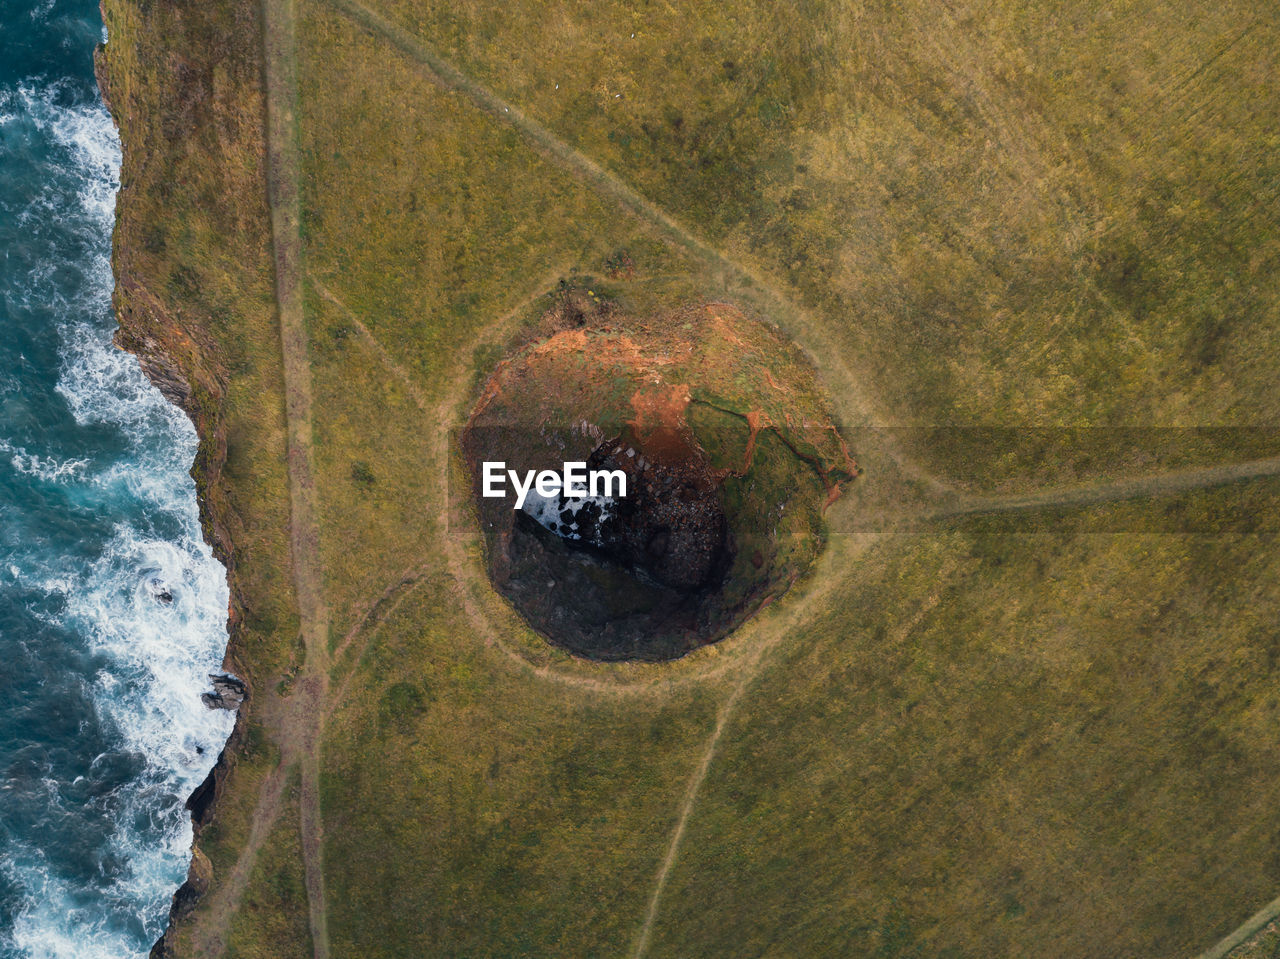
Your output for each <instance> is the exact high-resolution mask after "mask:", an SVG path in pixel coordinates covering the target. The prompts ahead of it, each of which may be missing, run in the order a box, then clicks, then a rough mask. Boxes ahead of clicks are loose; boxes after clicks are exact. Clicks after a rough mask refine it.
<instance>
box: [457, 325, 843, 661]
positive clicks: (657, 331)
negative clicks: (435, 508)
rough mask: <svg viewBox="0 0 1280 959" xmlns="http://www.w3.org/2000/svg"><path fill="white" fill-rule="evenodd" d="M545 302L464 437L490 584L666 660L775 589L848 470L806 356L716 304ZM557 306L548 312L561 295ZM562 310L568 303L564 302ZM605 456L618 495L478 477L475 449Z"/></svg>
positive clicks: (819, 527)
mask: <svg viewBox="0 0 1280 959" xmlns="http://www.w3.org/2000/svg"><path fill="white" fill-rule="evenodd" d="M579 312H580V311H579V310H576V309H575V310H569V309H568V308H567V307H564V308H561V309H560V313H559V314H554V315H553V314H548V318H546V319H547V322H548V323H549V324H550V325H551V332H550V335H548V336H547V337H545V338H543V339H540V340H536V341H533V342H530V343H528V344H526V345H525V346H524V347H523V348H521V349H520V350H519V351H518V352H517V353H516V354H515V355H513V356H512V357H510V358H509V359H508V360H506V361H505V362H503V363H501V364H499V366H498V367H497V369H496V370H495V372H494V374H493V376H491V377H490V379H489V381H488V382H487V383H486V384H485V385H484V386H483V388H482V391H481V395H480V396H479V398H478V400H477V403H476V407H475V409H474V410H473V412H472V416H471V419H470V420H469V422H468V424H467V428H466V430H465V431H464V433H463V436H462V446H463V452H464V455H465V458H466V462H467V464H468V467H469V469H470V472H471V481H472V488H471V491H470V492H471V493H472V495H473V496H474V502H475V504H476V507H477V512H478V518H479V521H480V525H481V529H482V532H483V534H484V538H485V547H486V549H485V558H486V563H487V566H488V573H489V576H490V579H491V580H492V582H493V585H494V587H495V588H496V589H497V590H498V591H499V592H500V593H502V594H503V595H504V596H505V597H506V598H507V599H508V600H509V601H510V602H511V604H512V605H513V606H514V607H515V608H516V609H517V610H518V611H519V612H520V614H521V615H522V616H523V617H524V618H525V619H526V620H527V622H528V623H529V624H530V626H532V627H533V628H534V629H535V630H536V631H537V632H538V633H540V634H541V635H542V636H544V637H545V638H546V639H547V640H548V641H549V642H551V643H553V644H555V645H557V646H559V647H561V648H563V649H565V650H567V651H569V652H571V653H573V654H575V655H578V656H582V657H586V658H590V659H596V660H627V659H639V660H649V661H660V660H669V659H675V658H677V657H680V656H683V655H684V654H686V653H688V652H690V651H691V650H693V649H696V648H698V647H699V646H703V645H707V644H709V643H713V642H715V641H717V640H719V639H721V638H723V637H724V636H725V635H727V634H728V633H729V632H731V631H732V630H733V629H735V628H736V627H737V626H739V625H740V624H741V623H742V622H743V621H745V620H746V619H748V618H749V617H750V616H751V615H753V614H754V613H755V612H756V611H757V610H758V609H759V608H760V607H761V606H763V605H765V604H766V603H768V602H770V601H771V600H773V599H775V598H777V597H778V596H780V595H782V594H783V593H784V592H785V591H786V590H787V589H788V588H789V587H790V586H791V584H792V583H794V582H795V580H796V579H797V578H798V577H799V576H801V575H802V574H803V572H804V571H805V570H806V569H807V568H808V567H809V565H810V564H811V563H812V562H813V560H814V558H816V556H817V555H818V553H819V552H820V551H821V548H822V543H823V529H824V526H823V523H822V518H821V516H822V510H823V509H824V508H825V506H826V505H827V504H828V503H829V502H830V501H831V500H832V499H833V498H834V497H835V496H836V495H838V493H839V489H840V484H841V483H843V482H847V481H849V480H851V479H852V478H853V477H854V476H856V475H857V467H856V465H855V464H854V463H853V461H852V459H851V458H850V457H849V454H848V450H847V449H846V448H845V446H844V443H843V440H842V439H841V438H840V435H839V432H838V431H837V430H836V429H835V427H834V426H833V425H832V423H831V420H830V418H829V415H828V414H827V412H826V408H825V404H824V403H823V401H822V398H821V396H820V393H819V391H818V390H817V386H816V383H815V381H814V378H813V374H812V370H811V368H810V367H809V366H808V365H807V364H806V363H805V361H804V360H803V358H802V357H801V356H800V355H799V354H798V352H797V351H795V350H794V348H792V347H791V346H790V345H789V344H788V343H787V342H786V341H785V340H783V339H781V338H780V337H779V336H778V335H777V334H776V332H774V331H770V330H768V329H766V328H764V327H763V326H761V325H759V324H757V323H755V322H754V321H751V320H748V319H747V318H746V317H744V316H743V315H742V314H741V313H740V312H739V311H737V310H735V309H734V308H733V307H730V306H728V305H726V304H711V305H708V306H705V307H697V308H689V309H686V310H682V311H678V312H675V313H672V314H670V315H667V316H660V317H648V318H646V320H645V321H644V322H643V323H640V322H636V321H632V320H628V319H627V318H625V317H622V316H620V315H619V314H617V313H616V312H613V313H610V314H609V315H607V316H586V317H585V319H584V317H583V316H579V315H578V314H579ZM553 313H554V311H553ZM560 314H563V315H560ZM487 462H488V463H498V462H501V463H502V464H503V467H502V468H503V470H504V475H505V470H507V469H509V470H514V471H516V473H517V474H518V475H519V476H521V477H523V476H525V475H526V473H527V472H528V471H530V470H532V471H535V472H536V471H542V470H550V471H552V472H555V473H557V474H560V473H561V472H562V469H563V467H564V465H565V463H568V462H585V463H586V466H587V470H588V471H596V470H599V471H605V472H610V471H617V473H619V474H621V475H623V476H625V480H626V486H627V495H626V496H617V495H609V494H608V492H607V491H606V492H599V493H598V494H597V495H594V496H589V497H587V498H585V499H573V498H569V497H566V496H565V495H561V494H553V495H550V496H543V495H538V493H537V491H536V490H531V491H530V492H529V494H528V499H527V501H526V502H525V503H524V504H523V506H522V508H520V509H515V508H513V507H514V506H515V503H516V496H515V494H514V493H513V492H512V491H511V484H510V482H506V483H504V484H503V485H504V486H505V492H506V495H505V496H503V497H500V498H499V497H493V498H491V497H486V496H483V495H482V490H483V479H482V477H483V475H484V464H485V463H487Z"/></svg>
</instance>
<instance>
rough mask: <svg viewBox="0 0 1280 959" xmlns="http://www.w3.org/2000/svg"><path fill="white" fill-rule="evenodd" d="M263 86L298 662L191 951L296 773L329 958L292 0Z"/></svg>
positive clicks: (310, 881)
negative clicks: (249, 806)
mask: <svg viewBox="0 0 1280 959" xmlns="http://www.w3.org/2000/svg"><path fill="white" fill-rule="evenodd" d="M262 17H263V38H262V39H263V50H264V57H263V63H264V77H263V79H264V83H265V88H266V101H267V111H266V113H267V115H266V133H267V137H266V148H267V164H266V169H267V198H268V203H269V206H270V213H271V237H272V247H273V252H274V257H275V271H274V272H275V293H276V309H277V313H278V318H279V324H280V344H281V350H282V357H283V367H284V369H283V372H284V386H285V418H286V424H287V439H286V443H287V463H288V475H289V509H290V522H289V539H290V552H291V561H292V565H293V579H294V590H295V593H296V596H297V604H298V616H299V630H300V634H301V639H302V642H303V646H304V649H305V651H306V662H305V664H304V667H303V672H302V675H301V677H300V679H299V681H298V683H297V685H296V686H295V688H294V691H293V693H292V695H291V696H290V697H289V698H288V700H287V701H285V702H283V703H279V704H273V705H277V706H278V708H276V709H274V710H271V709H270V708H269V707H267V708H264V712H269V714H270V715H271V716H272V717H273V718H274V719H275V720H276V721H275V722H274V723H271V724H270V727H269V732H270V733H271V735H272V737H273V738H274V740H275V741H276V744H277V745H278V746H279V748H280V762H279V765H278V766H277V767H276V769H275V770H273V771H272V773H271V774H270V775H269V776H268V777H267V778H266V780H265V782H264V783H263V785H262V787H261V789H260V791H259V798H258V804H257V806H256V807H255V809H254V812H253V817H252V819H251V822H250V829H249V841H248V843H247V844H246V846H245V848H244V849H243V850H242V851H241V853H240V856H239V858H238V859H237V861H236V864H235V866H234V868H233V869H232V872H231V875H230V876H229V877H228V879H227V881H226V882H225V883H224V884H223V885H222V887H221V888H220V889H219V891H218V894H217V896H216V897H215V900H214V903H213V907H212V908H210V909H209V910H207V911H206V912H205V913H204V915H203V917H202V918H203V921H202V922H201V924H200V925H199V926H198V928H197V929H196V933H195V937H196V947H197V951H198V952H199V953H202V954H203V955H206V956H209V957H219V956H221V955H223V954H224V953H225V951H226V947H227V942H226V935H227V929H228V927H229V923H230V917H231V914H232V912H234V910H235V908H236V907H237V905H238V904H239V902H240V900H241V898H242V897H243V895H244V891H245V889H246V887H247V886H248V883H249V880H250V877H251V875H252V872H253V866H254V863H255V861H256V858H257V853H258V850H259V849H260V848H261V846H262V843H263V842H264V841H265V839H266V837H267V835H268V834H269V833H270V831H271V828H272V826H273V825H274V824H275V822H276V821H277V820H278V819H279V817H280V813H281V810H282V808H283V805H284V802H285V801H286V798H285V796H284V786H285V783H286V782H287V780H288V777H289V774H290V772H291V771H292V770H293V768H294V767H295V766H296V767H298V768H299V770H300V773H301V776H300V786H299V819H300V826H301V833H302V835H301V841H302V858H303V870H304V878H305V885H306V890H307V902H308V914H309V925H310V931H311V941H312V946H313V952H314V955H315V959H328V957H329V938H328V931H327V921H326V914H325V897H324V868H323V861H322V855H323V848H324V825H323V820H322V817H321V810H320V785H319V778H320V739H321V736H320V733H321V723H322V721H323V715H324V714H323V705H324V703H325V702H326V701H327V696H328V664H329V648H328V633H329V626H328V609H327V606H326V603H325V595H324V580H323V574H322V572H321V569H320V565H319V558H320V553H319V540H320V536H319V526H318V523H317V518H316V517H317V510H316V503H315V478H314V477H315V469H314V464H313V461H312V433H311V405H312V398H311V364H310V358H309V355H308V349H307V332H306V323H305V317H304V313H303V309H304V308H303V299H302V275H303V271H302V240H301V235H300V233H299V224H300V221H301V214H300V203H299V190H298V151H297V140H296V124H297V61H296V53H295V9H294V4H293V2H292V0H263V3H262Z"/></svg>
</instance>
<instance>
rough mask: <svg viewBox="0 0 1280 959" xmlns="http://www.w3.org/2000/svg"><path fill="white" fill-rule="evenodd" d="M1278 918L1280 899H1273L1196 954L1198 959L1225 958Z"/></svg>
mask: <svg viewBox="0 0 1280 959" xmlns="http://www.w3.org/2000/svg"><path fill="white" fill-rule="evenodd" d="M1277 918H1280V899H1273V900H1272V901H1271V902H1269V903H1267V904H1266V905H1265V906H1263V907H1262V908H1261V909H1259V910H1258V911H1257V912H1255V913H1254V914H1253V915H1252V916H1250V917H1249V918H1248V919H1246V920H1245V921H1244V922H1243V923H1241V924H1240V926H1239V928H1237V929H1234V930H1233V931H1232V932H1231V933H1230V934H1229V935H1227V936H1225V937H1224V938H1223V939H1222V940H1221V941H1220V942H1218V943H1216V944H1215V945H1213V946H1212V947H1210V948H1209V949H1206V950H1205V951H1204V952H1202V953H1200V955H1198V956H1196V959H1225V957H1227V956H1229V955H1230V954H1231V953H1232V952H1234V951H1235V950H1236V949H1238V948H1239V947H1240V946H1243V945H1244V944H1245V943H1246V942H1248V941H1249V940H1250V939H1252V938H1253V937H1254V936H1256V935H1258V934H1259V933H1260V932H1262V931H1264V930H1265V929H1266V928H1267V927H1268V926H1270V925H1271V923H1272V922H1274V921H1275V920H1276V919H1277Z"/></svg>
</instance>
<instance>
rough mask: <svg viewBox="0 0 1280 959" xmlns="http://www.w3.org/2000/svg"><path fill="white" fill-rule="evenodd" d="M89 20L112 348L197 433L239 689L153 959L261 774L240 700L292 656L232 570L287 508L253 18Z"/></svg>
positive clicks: (267, 613)
mask: <svg viewBox="0 0 1280 959" xmlns="http://www.w3.org/2000/svg"><path fill="white" fill-rule="evenodd" d="M102 12H103V19H104V22H105V23H106V25H107V30H108V42H107V43H106V44H105V45H104V46H102V47H100V48H99V50H98V52H97V56H96V64H95V65H96V72H97V76H98V82H99V86H100V87H101V89H102V95H103V99H104V101H105V102H106V103H107V105H108V108H109V109H110V110H111V114H112V116H113V118H114V120H115V122H116V125H117V127H118V128H119V132H120V138H121V142H122V146H123V165H122V169H121V188H120V192H119V195H118V197H117V208H116V213H117V221H116V230H115V236H114V246H113V268H114V272H115V278H116V288H115V293H114V298H113V304H114V308H115V312H116V316H117V319H118V321H119V329H118V331H117V333H116V337H115V340H116V344H117V345H118V346H119V347H121V348H122V349H125V350H128V351H129V352H131V353H133V354H135V355H136V356H137V357H138V359H139V362H140V364H141V366H142V368H143V370H144V371H145V372H146V374H147V376H148V377H149V378H150V379H151V381H152V382H153V383H154V384H155V385H156V386H157V387H158V388H159V389H160V391H161V392H162V393H163V394H164V395H165V397H167V398H168V399H169V400H170V401H171V402H173V403H175V404H177V405H178V406H180V407H181V408H182V409H183V410H184V411H185V412H186V413H187V415H188V416H189V417H190V418H191V420H192V422H193V423H194V425H195V427H196V430H197V432H198V434H199V438H200V443H199V449H198V452H197V455H196V460H195V463H194V464H193V466H192V476H193V477H194V479H195V482H196V488H197V493H198V498H199V506H200V518H201V524H202V527H203V530H204V536H205V539H206V540H207V541H208V543H209V544H210V546H211V547H212V548H213V551H214V553H215V555H216V556H217V557H218V559H219V560H220V561H221V562H222V563H223V564H224V565H225V566H226V568H227V576H228V581H229V584H230V589H231V603H230V608H229V609H228V629H229V643H228V646H227V652H226V657H225V660H224V668H226V669H227V670H229V671H232V672H234V673H236V674H237V675H238V676H240V677H243V678H244V679H245V681H246V684H247V686H248V689H249V691H250V695H249V697H248V699H247V700H246V702H245V703H244V704H243V705H242V706H241V707H240V711H239V714H238V717H237V722H236V725H235V729H234V731H233V733H232V735H231V737H230V739H229V740H228V742H227V744H226V747H225V748H224V750H223V751H222V753H221V755H220V756H219V758H218V761H217V763H216V765H215V766H214V768H213V770H212V772H211V773H210V774H209V777H208V779H207V780H206V781H205V783H204V784H202V785H201V786H200V787H199V788H198V789H197V790H196V792H195V793H194V794H193V795H192V796H191V797H190V799H189V800H188V804H187V805H188V808H189V809H190V810H191V812H192V818H193V823H194V829H195V837H196V839H195V842H196V848H195V849H194V850H193V861H192V865H191V871H190V873H189V875H188V879H187V882H186V883H185V884H184V885H183V886H182V887H181V889H179V890H178V892H177V894H176V895H175V896H174V900H173V907H172V910H171V915H170V927H169V929H168V931H167V932H166V934H165V936H164V938H163V939H162V940H161V941H160V942H158V943H157V944H156V948H155V950H153V955H158V956H163V955H170V954H173V951H174V948H175V946H176V945H177V944H178V943H179V942H180V941H181V939H182V935H183V930H184V927H185V925H187V924H189V923H190V922H191V919H192V917H193V915H194V914H195V913H196V912H197V911H198V910H199V907H200V904H201V901H202V899H203V897H205V896H206V895H207V893H208V892H209V891H210V890H211V889H214V888H216V887H217V885H218V882H219V880H220V878H221V877H223V876H224V875H225V873H226V872H227V871H228V865H229V864H230V863H231V862H233V861H234V858H235V856H236V854H237V852H236V851H237V848H238V846H239V845H240V843H241V841H242V840H241V837H239V836H237V835H236V834H235V831H234V830H230V831H229V830H219V831H218V832H219V834H218V836H217V837H216V838H210V837H209V836H208V834H207V830H208V827H209V826H210V825H211V824H212V823H213V821H214V817H215V816H216V815H217V814H218V812H219V811H220V810H221V809H222V808H223V806H224V804H227V803H231V804H235V803H237V802H239V801H240V800H239V799H238V797H237V796H236V795H235V793H236V783H237V781H238V779H239V778H245V777H238V776H237V772H236V770H237V766H238V765H240V764H242V763H243V764H248V765H249V766H252V765H254V764H255V763H256V762H258V761H266V758H265V757H264V756H263V755H262V753H263V749H262V747H261V744H260V743H259V742H258V740H260V739H261V737H260V736H257V735H256V732H255V730H256V727H257V725H258V715H259V710H260V702H259V697H257V696H256V695H255V693H256V691H257V690H258V689H259V688H261V687H263V686H265V685H266V684H267V680H268V678H269V677H272V676H273V675H276V674H279V673H286V672H287V670H288V666H289V661H290V655H291V653H290V652H289V650H290V649H291V646H292V644H291V643H290V641H289V624H290V622H291V617H290V616H289V606H290V604H291V602H292V598H291V597H290V596H289V595H288V592H287V591H282V590H279V589H276V588H275V585H276V584H275V582H274V581H273V580H271V579H264V578H263V577H262V576H261V575H259V574H257V573H255V572H254V569H253V567H252V566H251V565H250V564H247V563H246V559H247V557H248V556H249V555H251V554H253V555H271V554H274V558H275V561H277V562H281V563H283V564H285V565H286V566H287V562H288V549H287V543H282V542H281V541H280V538H279V534H278V530H276V531H275V532H273V531H272V530H271V529H270V518H271V516H272V514H273V513H274V512H276V511H278V510H280V509H281V508H284V509H287V501H285V500H284V496H285V493H284V488H283V483H282V481H281V475H282V466H281V465H280V464H279V463H278V458H279V457H278V443H275V442H274V436H276V435H278V433H277V432H276V431H278V429H279V423H278V417H277V421H275V422H273V418H272V416H271V411H270V410H269V409H268V410H267V411H265V413H264V411H262V410H260V409H250V408H249V407H248V406H247V405H246V404H245V402H244V397H246V396H253V395H256V396H259V397H261V396H268V395H271V392H270V389H269V387H270V385H271V384H273V383H275V382H276V381H278V379H279V375H280V374H279V350H278V338H275V337H272V336H270V335H264V334H269V333H270V330H271V328H272V323H273V320H274V317H273V315H272V311H271V304H272V298H271V282H272V279H271V259H270V253H269V251H270V235H269V227H268V220H267V212H266V205H265V200H264V197H263V192H264V188H263V185H262V184H263V182H264V180H263V169H262V164H263V154H264V150H263V130H262V122H263V120H262V117H263V111H262V102H263V101H262V92H261V80H260V77H261V63H260V42H259V37H260V30H259V20H258V14H257V7H256V5H254V4H251V3H240V2H226V3H216V4H177V3H172V2H168V0H103V4H102ZM278 413H279V411H277V414H278ZM273 446H274V447H275V448H274V449H273ZM246 517H250V518H251V519H248V520H247V519H246ZM282 549H283V551H281V550H282ZM192 708H201V707H200V706H199V704H198V703H193V704H192ZM246 801H248V800H246ZM181 951H183V952H185V951H186V950H181Z"/></svg>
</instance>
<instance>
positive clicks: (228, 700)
mask: <svg viewBox="0 0 1280 959" xmlns="http://www.w3.org/2000/svg"><path fill="white" fill-rule="evenodd" d="M209 679H210V681H211V682H212V683H213V692H211V693H202V694H201V695H200V701H201V702H202V703H204V704H205V705H206V706H208V707H209V708H210V709H239V708H240V704H241V703H242V702H244V700H245V697H246V696H247V695H248V690H247V689H246V688H245V685H244V683H243V682H242V681H241V680H239V679H236V678H235V677H234V676H231V675H228V674H227V673H210V674H209Z"/></svg>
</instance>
